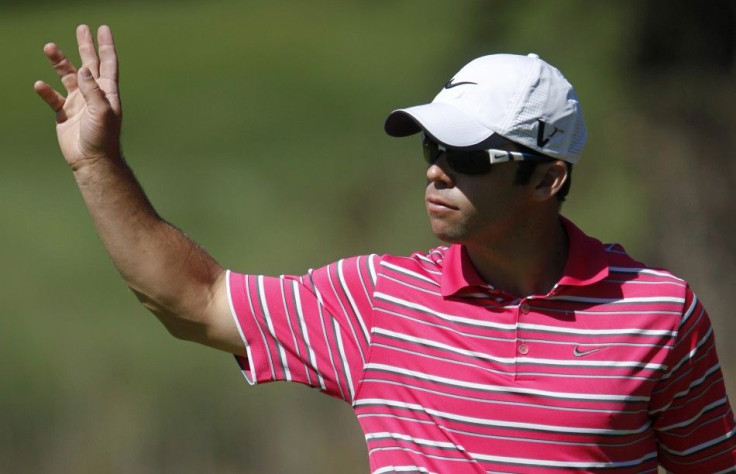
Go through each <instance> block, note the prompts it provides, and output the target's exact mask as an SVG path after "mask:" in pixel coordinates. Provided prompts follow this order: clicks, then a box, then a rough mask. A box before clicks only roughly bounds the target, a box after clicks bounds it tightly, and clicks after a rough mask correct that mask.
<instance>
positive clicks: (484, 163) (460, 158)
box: [422, 138, 491, 174]
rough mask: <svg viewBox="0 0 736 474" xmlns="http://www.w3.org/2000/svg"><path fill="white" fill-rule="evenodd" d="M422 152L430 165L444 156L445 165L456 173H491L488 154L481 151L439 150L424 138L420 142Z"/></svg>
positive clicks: (435, 144) (433, 143)
mask: <svg viewBox="0 0 736 474" xmlns="http://www.w3.org/2000/svg"><path fill="white" fill-rule="evenodd" d="M422 151H423V152H424V160H425V161H426V162H427V164H430V165H431V164H432V163H434V162H435V161H437V159H438V158H439V157H440V155H443V154H444V155H445V158H446V159H447V164H448V165H449V166H450V168H451V169H452V170H454V171H457V172H458V173H462V174H485V173H488V172H489V171H491V162H490V160H489V158H488V153H486V152H485V151H483V150H477V151H459V150H445V149H442V150H440V147H439V145H438V144H437V143H436V142H434V141H432V140H429V139H427V138H425V139H424V140H423V142H422Z"/></svg>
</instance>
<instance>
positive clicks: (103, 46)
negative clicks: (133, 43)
mask: <svg viewBox="0 0 736 474" xmlns="http://www.w3.org/2000/svg"><path fill="white" fill-rule="evenodd" d="M97 44H98V45H99V50H100V77H101V78H103V79H109V80H111V81H113V82H115V83H117V82H118V56H117V53H116V52H115V41H114V40H113V38H112V31H110V27H109V26H107V25H102V26H100V28H99V29H98V30H97Z"/></svg>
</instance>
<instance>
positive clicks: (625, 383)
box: [35, 26, 736, 474]
mask: <svg viewBox="0 0 736 474" xmlns="http://www.w3.org/2000/svg"><path fill="white" fill-rule="evenodd" d="M77 41H78V44H79V53H80V55H81V62H82V64H81V68H80V69H79V70H77V69H76V68H75V67H74V65H72V64H71V63H70V62H69V60H68V59H67V58H66V56H64V54H63V53H62V52H61V51H60V49H59V48H58V47H57V46H56V45H55V44H52V43H50V44H47V45H46V46H45V47H44V52H45V54H46V56H47V57H48V58H49V59H50V61H51V63H52V65H53V67H54V68H55V69H56V72H57V73H58V75H59V77H60V78H61V82H62V84H63V87H64V89H65V95H64V94H60V93H58V92H56V91H55V90H54V89H53V88H52V87H50V86H49V85H48V84H46V83H44V82H37V83H36V84H35V90H36V92H37V93H38V94H39V96H41V98H42V99H43V100H44V101H45V102H46V103H47V104H48V105H49V106H51V108H52V109H53V111H54V112H55V113H56V130H57V134H58V139H59V145H60V147H61V152H62V154H63V156H64V158H65V159H66V161H67V163H68V164H69V166H70V168H71V170H72V173H73V175H74V178H75V180H76V182H77V184H78V187H79V190H80V192H81V194H82V196H83V198H84V202H85V204H86V206H87V208H88V209H89V212H90V214H91V215H92V219H93V221H94V224H95V226H96V228H97V232H98V233H99V235H100V236H101V238H102V240H103V242H104V244H105V246H106V248H107V250H108V252H109V253H110V255H111V257H112V259H113V262H114V263H115V265H116V267H117V268H118V270H119V271H120V273H121V275H122V277H123V278H124V279H125V281H126V283H127V284H128V285H129V286H130V288H131V289H132V290H133V291H134V292H135V294H136V295H137V297H138V298H139V299H140V301H141V302H142V304H143V305H144V306H145V307H146V308H147V309H149V310H150V311H151V312H152V313H153V314H155V315H156V316H157V317H158V318H159V319H160V320H161V322H162V323H163V324H164V326H165V327H166V328H167V329H168V331H169V332H170V333H171V334H172V335H174V336H175V337H177V338H181V339H186V340H191V341H196V342H199V343H202V344H206V345H208V346H212V347H214V348H217V349H220V350H223V351H227V352H230V353H232V354H234V355H235V356H236V359H237V361H238V362H239V364H240V368H241V369H242V371H243V373H244V375H245V377H246V378H247V380H248V381H249V382H250V383H252V384H260V383H265V382H270V381H276V380H285V381H292V382H299V383H302V384H306V385H309V386H311V387H315V388H318V389H320V390H321V391H323V392H324V393H326V394H328V395H332V396H334V397H338V398H341V399H343V400H345V401H346V402H347V403H350V404H351V406H352V407H353V409H354V411H355V414H356V416H357V417H358V420H359V422H360V425H361V427H362V429H363V432H364V434H365V440H366V443H367V447H368V453H369V459H370V466H371V470H372V472H374V473H385V472H421V473H485V472H494V473H495V472H505V473H508V472H514V473H534V474H540V473H560V472H598V471H600V472H616V473H642V472H649V473H654V472H656V471H657V468H658V465H660V466H662V467H664V468H665V469H667V470H668V471H671V472H675V473H677V472H688V473H725V472H734V466H735V465H736V424H735V423H734V415H733V412H732V410H731V407H730V405H729V401H728V399H727V397H726V393H725V388H724V383H723V376H722V373H721V369H720V366H719V363H718V358H717V355H716V349H715V345H714V337H713V331H712V328H711V324H710V322H709V319H708V316H707V314H706V311H705V309H704V307H703V305H702V303H701V301H700V300H699V299H698V298H697V297H696V296H695V294H693V292H692V290H691V289H690V287H689V285H688V283H687V282H686V281H684V280H682V279H680V278H678V277H677V276H675V275H672V274H671V273H669V272H667V271H666V270H662V269H655V268H650V267H648V266H646V265H645V264H643V263H640V262H638V261H636V260H634V259H633V258H631V257H630V256H628V255H627V254H626V252H625V251H624V249H623V248H622V247H621V246H620V245H618V244H602V243H601V242H599V241H598V240H596V239H594V238H593V237H590V236H588V235H586V234H585V233H583V232H582V231H581V230H580V229H578V228H577V227H576V226H575V225H574V224H573V223H572V222H570V221H569V220H567V219H565V218H564V217H562V216H561V215H560V206H561V204H562V201H563V200H564V199H565V197H566V194H567V192H568V189H569V187H570V178H571V173H572V170H573V166H574V165H576V164H577V163H578V161H579V160H580V158H581V154H582V151H583V145H584V143H585V138H586V129H585V125H584V121H583V114H582V112H581V108H580V104H579V102H578V98H577V96H576V94H575V92H574V90H573V88H572V86H571V85H570V83H569V82H568V81H567V80H566V79H565V78H564V77H563V75H562V74H561V73H560V71H558V70H557V69H555V68H554V67H552V66H551V65H549V64H548V63H547V62H545V61H544V60H542V59H540V58H539V57H537V56H536V55H533V54H530V55H528V56H523V55H522V56H517V55H507V54H494V55H489V56H484V57H480V58H477V59H475V60H473V61H471V62H470V63H468V64H467V65H465V66H464V67H463V68H462V69H460V71H459V72H458V73H457V74H456V75H455V76H454V77H452V78H451V79H450V80H449V81H447V82H444V81H439V82H438V86H439V88H440V90H439V93H438V94H437V96H436V97H435V98H434V100H433V101H432V102H431V103H428V104H424V105H419V106H415V107H409V108H404V109H398V110H395V111H394V112H392V113H390V114H389V115H388V118H387V120H386V123H385V128H386V131H387V132H388V133H389V134H390V135H392V136H409V135H415V134H416V135H419V136H420V137H421V141H419V140H417V155H418V156H420V153H423V155H424V159H425V160H426V162H427V171H426V179H427V186H426V195H425V202H426V209H427V214H428V216H429V222H430V225H431V228H432V231H433V232H434V234H435V235H436V236H437V237H438V238H439V239H440V240H441V241H443V242H444V243H445V245H441V246H439V247H436V248H433V249H430V250H420V251H417V252H415V253H413V254H411V255H408V256H394V255H362V256H356V257H351V258H346V259H344V260H340V261H337V262H335V263H333V264H330V265H327V266H325V267H322V268H317V269H314V270H310V271H309V272H308V273H306V274H305V275H285V276H279V277H271V276H263V275H248V274H241V273H237V272H235V271H229V270H226V269H225V268H223V267H222V266H220V265H219V264H218V263H217V262H215V261H214V260H213V259H212V258H211V257H210V256H209V255H208V254H207V253H206V252H205V251H204V250H203V249H202V248H200V247H199V246H197V245H196V244H195V243H194V242H192V241H191V240H190V239H189V238H188V237H187V236H186V235H185V234H183V233H182V232H181V231H179V230H178V229H177V228H175V227H174V226H172V225H170V224H169V223H167V222H166V221H164V220H163V219H161V218H160V217H159V216H158V214H157V213H156V211H155V210H154V208H153V206H152V205H151V203H150V202H149V201H148V199H147V198H146V196H145V194H144V192H143V190H142V188H141V186H140V185H139V184H138V182H137V181H136V179H135V177H134V175H133V173H132V171H131V170H130V168H129V167H128V166H127V164H126V162H125V159H124V158H123V155H122V153H121V147H120V130H121V123H122V109H121V102H120V96H119V94H118V62H117V56H116V53H115V46H114V43H113V38H112V33H111V32H110V29H109V28H108V27H106V26H102V27H101V28H100V29H99V30H98V32H97V43H98V48H97V49H96V48H95V44H94V41H93V37H92V33H91V32H90V29H89V28H88V27H87V26H80V27H79V28H78V29H77ZM443 83H444V85H443ZM420 147H421V150H420V149H419V148H420Z"/></svg>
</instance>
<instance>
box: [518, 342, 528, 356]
mask: <svg viewBox="0 0 736 474" xmlns="http://www.w3.org/2000/svg"><path fill="white" fill-rule="evenodd" d="M518 350H519V354H521V355H527V354H528V353H529V346H527V345H526V344H519V348H518Z"/></svg>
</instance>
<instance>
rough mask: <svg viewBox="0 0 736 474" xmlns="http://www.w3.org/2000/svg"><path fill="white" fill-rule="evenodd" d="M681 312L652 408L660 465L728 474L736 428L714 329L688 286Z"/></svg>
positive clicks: (734, 458)
mask: <svg viewBox="0 0 736 474" xmlns="http://www.w3.org/2000/svg"><path fill="white" fill-rule="evenodd" d="M683 308H684V311H683V314H682V318H681V320H680V326H679V328H678V331H677V339H676V341H675V345H674V347H673V349H672V352H671V353H670V356H669V359H668V366H669V370H668V372H667V374H666V375H665V376H664V377H663V378H662V379H661V380H660V381H659V382H658V385H657V387H656V388H655V391H654V393H653V396H652V401H651V405H650V413H651V415H652V418H653V423H654V428H655V430H656V433H657V438H658V443H659V448H658V449H659V453H658V454H659V462H660V464H661V465H662V466H663V467H664V468H665V469H667V470H668V471H669V472H673V473H681V472H712V473H715V472H726V471H728V470H729V469H731V468H733V467H734V466H736V427H735V426H736V423H735V422H734V414H733V411H732V409H731V406H730V404H729V401H728V397H727V396H726V389H725V385H724V382H723V374H722V372H721V366H720V364H719V362H718V356H717V354H716V347H715V339H714V336H713V328H712V326H711V323H710V319H709V318H708V314H707V313H706V311H705V308H704V307H703V306H702V304H701V303H700V301H699V300H698V298H697V297H696V296H695V294H694V293H693V292H692V290H691V289H690V287H687V289H686V295H685V304H684V306H683Z"/></svg>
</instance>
